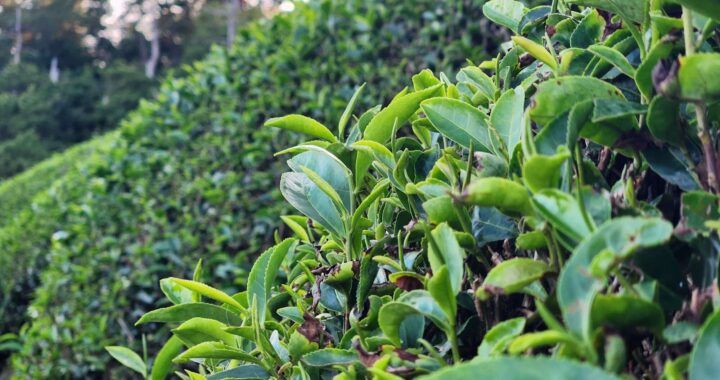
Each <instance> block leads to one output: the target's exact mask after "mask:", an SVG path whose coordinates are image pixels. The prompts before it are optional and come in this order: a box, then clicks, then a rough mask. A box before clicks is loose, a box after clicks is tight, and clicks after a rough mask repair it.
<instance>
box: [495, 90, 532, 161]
mask: <svg viewBox="0 0 720 380" xmlns="http://www.w3.org/2000/svg"><path fill="white" fill-rule="evenodd" d="M524 110H525V90H524V89H523V88H522V86H519V87H516V88H515V89H514V90H510V91H507V92H505V93H504V94H502V96H500V99H498V101H497V103H495V107H494V108H493V110H492V112H491V113H490V124H491V125H492V127H493V128H494V129H495V130H496V131H497V133H498V135H500V137H501V139H502V141H503V143H504V144H505V149H506V150H507V151H508V152H512V151H513V150H514V149H515V146H516V145H517V144H518V143H519V142H520V138H521V136H522V130H523V125H524V121H523V116H524V115H525V112H524Z"/></svg>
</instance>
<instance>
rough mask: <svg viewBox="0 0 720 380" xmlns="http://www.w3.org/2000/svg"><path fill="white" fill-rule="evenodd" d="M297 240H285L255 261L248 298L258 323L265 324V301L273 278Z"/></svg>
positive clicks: (268, 295)
mask: <svg viewBox="0 0 720 380" xmlns="http://www.w3.org/2000/svg"><path fill="white" fill-rule="evenodd" d="M296 244H297V240H295V239H285V240H283V241H282V243H280V244H278V245H276V246H275V247H272V248H270V249H268V250H267V251H265V252H264V253H263V254H262V255H260V257H259V258H258V259H257V261H256V262H255V264H254V265H253V267H252V269H251V270H250V275H249V276H248V298H249V300H250V303H251V304H255V305H256V307H257V314H258V317H259V320H258V323H260V324H262V323H264V322H265V315H266V313H267V300H268V299H269V298H270V291H271V290H272V285H273V283H274V282H275V276H276V274H277V271H278V269H280V264H282V261H283V259H284V258H285V256H287V255H288V254H289V253H290V252H292V251H293V250H294V249H295V245H296Z"/></svg>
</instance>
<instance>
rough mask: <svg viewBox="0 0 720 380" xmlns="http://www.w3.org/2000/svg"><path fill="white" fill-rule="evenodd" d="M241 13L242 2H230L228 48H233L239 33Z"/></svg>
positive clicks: (229, 0)
mask: <svg viewBox="0 0 720 380" xmlns="http://www.w3.org/2000/svg"><path fill="white" fill-rule="evenodd" d="M239 11H240V0H228V23H227V40H226V44H227V48H228V49H230V47H232V44H233V41H234V40H235V33H236V32H237V18H238V12H239Z"/></svg>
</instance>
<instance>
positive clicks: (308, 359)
mask: <svg viewBox="0 0 720 380" xmlns="http://www.w3.org/2000/svg"><path fill="white" fill-rule="evenodd" d="M300 360H302V362H303V363H305V364H307V365H309V366H311V367H328V366H332V365H349V364H352V363H354V362H357V361H359V357H358V354H357V353H356V352H355V351H352V350H341V349H337V348H324V349H321V350H317V351H313V352H309V353H307V354H305V355H303V357H302V358H301V359H300Z"/></svg>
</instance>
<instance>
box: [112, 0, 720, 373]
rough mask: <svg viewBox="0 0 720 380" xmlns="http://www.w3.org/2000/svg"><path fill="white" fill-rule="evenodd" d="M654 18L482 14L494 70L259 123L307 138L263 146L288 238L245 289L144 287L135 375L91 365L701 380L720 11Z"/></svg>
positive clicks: (710, 261)
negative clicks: (162, 302)
mask: <svg viewBox="0 0 720 380" xmlns="http://www.w3.org/2000/svg"><path fill="white" fill-rule="evenodd" d="M674 1H675V2H665V1H645V0H629V1H622V2H619V1H603V2H600V1H590V0H564V1H563V0H560V1H553V2H552V5H541V6H537V7H534V8H530V9H528V8H526V7H525V6H524V5H523V4H522V3H520V2H516V1H512V0H491V1H489V2H487V3H486V4H485V5H484V10H485V12H484V13H485V16H486V17H488V18H490V19H491V20H493V21H494V22H496V23H499V24H501V25H503V26H505V27H507V28H509V29H510V30H512V31H513V34H514V36H513V37H512V40H511V41H510V42H508V43H507V44H504V45H503V47H504V48H503V49H502V52H501V53H500V54H498V56H497V57H496V58H495V59H492V60H488V61H484V62H481V63H479V64H478V65H475V64H471V65H469V66H466V67H465V68H463V69H462V70H460V72H459V73H458V74H457V75H456V76H455V79H450V77H448V76H446V75H442V74H438V75H435V74H433V73H432V72H431V71H429V70H422V71H420V72H419V73H418V74H416V75H414V76H413V77H412V83H413V86H412V89H411V90H408V89H405V90H402V91H401V92H400V93H398V94H397V95H396V96H395V98H394V99H393V100H392V101H391V102H390V103H389V104H387V105H386V106H385V107H382V108H381V107H375V108H370V109H369V110H367V109H366V108H362V107H358V106H357V104H356V102H355V101H354V99H355V97H353V98H352V99H351V100H350V101H349V103H348V105H347V108H346V110H345V112H344V113H343V115H344V117H342V118H341V119H340V121H339V122H336V120H334V119H320V120H316V119H314V118H311V117H308V116H302V115H301V114H306V115H307V114H310V113H309V112H307V111H304V110H302V109H299V110H300V112H298V114H290V115H287V116H282V117H278V118H272V119H269V120H268V121H267V122H266V126H267V127H277V128H282V129H286V130H290V131H293V132H299V133H302V134H305V135H307V136H309V138H310V140H309V141H306V142H304V143H301V144H300V145H295V146H290V145H289V146H287V147H286V149H283V150H282V151H281V152H279V153H278V155H282V156H287V157H289V158H288V159H287V165H288V167H289V169H286V172H285V173H283V175H282V178H281V181H280V185H279V189H280V192H281V193H282V195H283V196H284V198H285V199H286V200H287V202H288V203H289V204H290V205H292V206H293V208H294V209H296V210H297V211H298V212H299V214H297V215H284V216H282V220H283V221H284V223H285V224H286V226H287V228H288V229H289V231H288V232H290V233H289V235H288V236H289V237H288V238H285V239H282V238H281V236H282V234H278V236H277V237H276V244H275V245H274V246H273V247H270V248H269V249H267V250H266V251H265V252H264V253H263V254H262V255H261V256H260V257H259V258H258V259H257V260H256V261H255V263H254V265H253V267H252V269H251V270H250V273H249V277H248V280H247V289H246V290H243V291H240V292H236V293H227V292H223V291H221V290H217V289H215V288H213V287H211V286H210V285H207V284H206V282H207V283H211V282H210V281H206V282H205V281H201V279H202V278H203V276H202V274H201V269H198V272H196V275H195V276H193V278H192V279H180V278H177V277H169V278H166V279H164V280H163V281H162V282H161V287H162V288H163V290H164V291H165V292H166V295H167V298H168V300H169V301H170V302H171V303H172V305H170V306H168V307H164V308H160V309H157V310H154V311H151V312H149V313H147V314H145V315H143V316H142V317H141V318H140V319H139V320H138V322H137V323H138V324H140V325H141V326H145V325H146V324H147V323H151V322H163V323H167V324H170V325H171V326H172V327H173V329H172V333H173V337H172V338H171V339H170V340H169V341H168V343H167V345H166V346H165V347H166V349H164V350H163V352H162V353H161V355H159V356H158V357H157V358H156V359H154V360H152V361H148V360H143V359H141V358H140V357H139V356H137V355H136V354H134V353H133V352H132V351H128V350H127V349H124V348H122V347H110V348H108V350H109V351H111V352H112V353H113V355H114V356H115V357H116V358H118V359H119V360H121V361H123V362H124V363H126V364H128V365H130V366H131V367H133V368H135V369H136V370H137V371H138V372H141V373H143V374H145V373H146V372H147V370H148V368H150V369H151V371H152V372H151V376H150V377H151V378H153V379H157V378H163V377H164V375H165V374H166V373H168V371H170V370H171V367H172V365H173V363H176V364H185V365H188V364H190V363H192V367H191V368H192V369H189V368H188V367H185V368H184V369H185V371H184V372H180V371H178V372H177V373H178V375H179V376H181V377H183V378H188V379H223V378H292V379H311V378H312V379H319V378H331V377H332V378H335V379H363V378H373V379H400V378H408V377H416V376H421V377H422V378H426V379H462V378H473V379H499V378H512V379H546V378H552V379H579V378H583V379H620V378H653V379H658V378H663V379H683V378H685V376H688V377H689V378H690V379H715V378H717V375H718V373H720V362H719V361H718V360H717V358H718V355H719V354H720V292H719V291H718V283H717V277H718V247H720V245H718V243H720V241H718V236H717V233H718V226H719V225H720V224H719V223H718V221H719V219H718V218H720V209H719V208H718V205H719V201H720V199H719V198H718V195H717V192H718V190H720V187H718V175H717V172H718V167H717V163H716V154H717V148H716V147H717V141H716V139H717V127H718V126H717V123H718V120H720V119H718V117H717V111H718V100H719V98H720V82H718V81H717V80H715V78H718V76H720V53H717V50H718V39H717V37H716V27H717V25H718V24H717V22H718V21H720V8H718V7H717V6H715V5H714V4H715V3H712V2H705V1H694V0H674ZM366 88H367V89H370V88H372V86H368V87H366ZM360 91H362V87H361V88H360V89H359V90H358V92H357V93H359V92H360ZM357 93H356V94H357ZM356 110H360V111H359V112H356ZM351 115H354V117H351ZM208 267H209V266H208V265H205V266H204V268H208ZM175 369H178V370H181V369H183V367H175Z"/></svg>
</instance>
